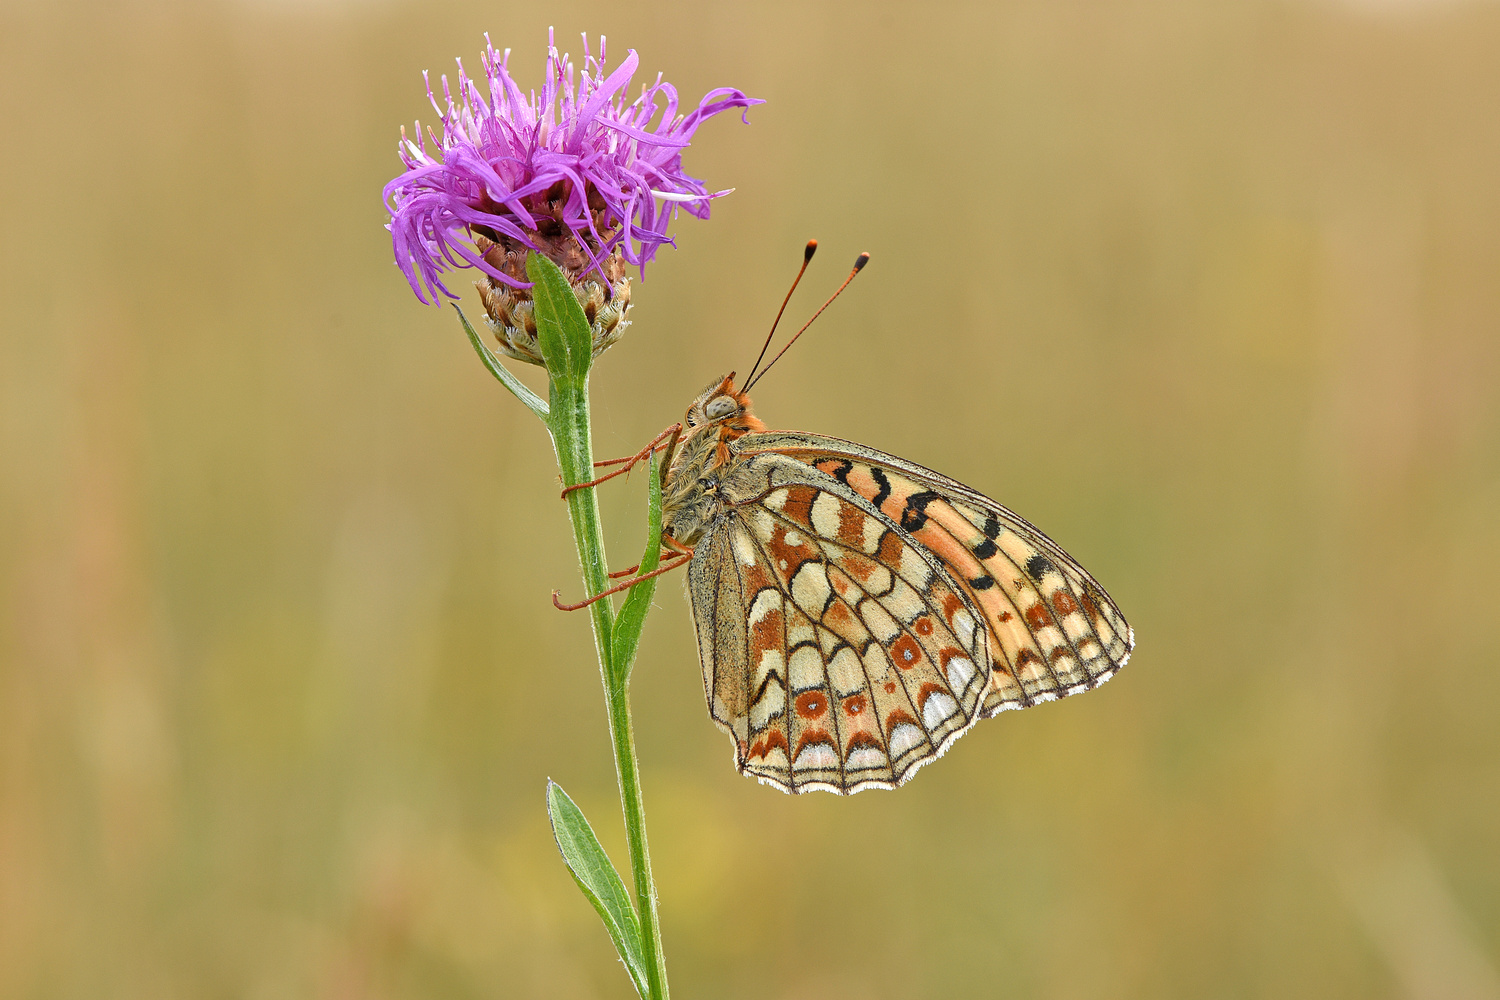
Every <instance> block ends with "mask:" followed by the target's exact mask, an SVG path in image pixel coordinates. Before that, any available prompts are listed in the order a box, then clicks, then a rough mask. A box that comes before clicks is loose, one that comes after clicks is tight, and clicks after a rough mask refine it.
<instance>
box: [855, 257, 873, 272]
mask: <svg viewBox="0 0 1500 1000" xmlns="http://www.w3.org/2000/svg"><path fill="white" fill-rule="evenodd" d="M868 263H870V255H869V254H867V253H862V254H860V255H859V256H858V257H856V258H855V259H854V269H855V270H856V271H858V270H859V269H860V268H862V267H864V266H865V265H866V264H868Z"/></svg>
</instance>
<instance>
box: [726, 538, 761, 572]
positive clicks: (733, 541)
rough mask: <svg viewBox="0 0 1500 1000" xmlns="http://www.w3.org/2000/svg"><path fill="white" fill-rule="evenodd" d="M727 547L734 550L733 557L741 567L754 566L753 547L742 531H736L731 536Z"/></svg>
mask: <svg viewBox="0 0 1500 1000" xmlns="http://www.w3.org/2000/svg"><path fill="white" fill-rule="evenodd" d="M729 546H730V548H732V549H734V557H735V558H736V559H738V560H739V561H740V565H741V566H754V565H755V545H754V543H752V542H751V541H750V536H749V535H747V534H745V532H744V531H742V530H736V531H735V532H734V533H733V534H731V535H730V536H729Z"/></svg>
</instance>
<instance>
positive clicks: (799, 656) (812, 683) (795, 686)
mask: <svg viewBox="0 0 1500 1000" xmlns="http://www.w3.org/2000/svg"><path fill="white" fill-rule="evenodd" d="M790 674H791V677H790V678H789V681H790V684H791V688H792V690H794V691H801V690H802V689H803V688H811V687H822V686H823V656H822V654H820V653H819V652H818V651H817V650H816V649H813V648H812V647H811V646H803V647H802V648H801V649H799V650H797V651H796V652H794V653H793V654H792V661H791V664H790Z"/></svg>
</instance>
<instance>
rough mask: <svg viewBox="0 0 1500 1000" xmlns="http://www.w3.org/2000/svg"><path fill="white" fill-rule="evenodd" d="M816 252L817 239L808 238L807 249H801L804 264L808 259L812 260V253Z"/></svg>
mask: <svg viewBox="0 0 1500 1000" xmlns="http://www.w3.org/2000/svg"><path fill="white" fill-rule="evenodd" d="M817 252H818V241H817V240H808V241H807V249H805V250H803V251H802V263H804V264H805V263H807V262H808V261H810V260H812V255H813V254H815V253H817Z"/></svg>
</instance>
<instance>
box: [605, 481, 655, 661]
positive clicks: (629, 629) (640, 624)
mask: <svg viewBox="0 0 1500 1000" xmlns="http://www.w3.org/2000/svg"><path fill="white" fill-rule="evenodd" d="M647 479H648V480H649V485H648V486H647V489H646V551H645V552H644V553H643V554H642V555H641V566H640V569H639V570H638V572H639V573H640V574H641V575H645V574H647V573H650V572H651V571H652V570H654V569H656V567H657V566H658V564H660V562H661V476H660V475H658V474H657V467H656V453H655V452H652V453H651V465H650V475H649V476H648V477H647ZM657 579H659V578H658V577H652V578H651V579H649V580H642V581H641V582H640V583H638V584H636V585H635V586H634V587H631V588H630V592H629V593H628V594H626V595H625V603H624V604H622V605H621V606H620V617H619V618H618V619H616V620H615V636H614V645H615V650H614V652H615V655H614V667H615V682H616V683H623V682H624V681H625V679H626V678H627V677H629V676H630V670H631V668H632V667H634V666H635V651H636V649H637V648H638V647H639V646H640V643H641V629H642V628H644V627H645V625H646V614H647V613H648V612H649V611H650V610H651V598H652V597H653V596H655V594H656V581H657Z"/></svg>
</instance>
